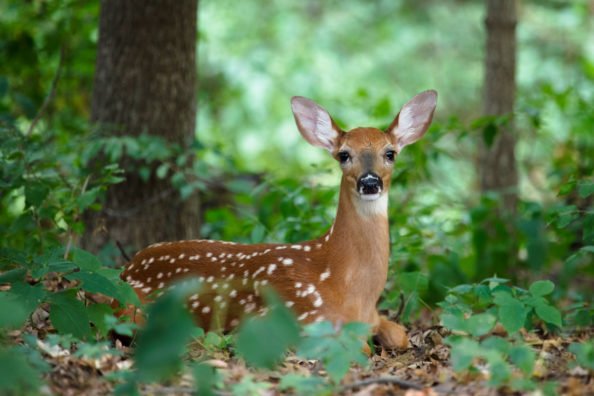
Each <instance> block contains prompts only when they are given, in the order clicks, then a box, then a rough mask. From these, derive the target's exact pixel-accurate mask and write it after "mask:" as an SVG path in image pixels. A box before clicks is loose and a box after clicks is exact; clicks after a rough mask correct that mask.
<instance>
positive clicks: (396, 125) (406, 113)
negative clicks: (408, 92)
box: [387, 90, 437, 151]
mask: <svg viewBox="0 0 594 396" xmlns="http://www.w3.org/2000/svg"><path fill="white" fill-rule="evenodd" d="M436 105H437V92H435V91H433V90H430V91H425V92H421V93H420V94H418V95H417V96H415V97H414V98H412V99H411V100H410V101H409V102H408V103H407V104H405V105H404V106H403V107H402V110H400V113H398V115H397V116H396V118H395V119H394V121H393V122H392V124H391V125H390V127H389V128H388V130H387V132H388V133H390V134H392V136H394V138H395V139H396V146H397V149H398V151H400V150H402V148H403V147H404V146H408V145H409V144H412V143H414V142H416V141H417V140H419V139H420V138H422V137H423V135H424V134H425V132H427V129H428V128H429V125H430V124H431V120H432V119H433V112H434V111H435V106H436Z"/></svg>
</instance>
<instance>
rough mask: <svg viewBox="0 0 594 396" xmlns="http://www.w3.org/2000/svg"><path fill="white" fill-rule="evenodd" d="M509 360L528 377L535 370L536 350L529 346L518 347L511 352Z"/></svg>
mask: <svg viewBox="0 0 594 396" xmlns="http://www.w3.org/2000/svg"><path fill="white" fill-rule="evenodd" d="M509 359H510V360H511V362H512V363H513V364H514V365H516V367H518V368H519V369H520V370H522V371H523V372H524V374H525V375H526V376H531V375H532V370H533V369H534V362H535V360H536V358H535V352H534V349H532V348H530V347H529V346H528V345H517V346H514V347H513V348H512V349H511V350H510V351H509Z"/></svg>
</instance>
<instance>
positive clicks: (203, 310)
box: [202, 307, 210, 314]
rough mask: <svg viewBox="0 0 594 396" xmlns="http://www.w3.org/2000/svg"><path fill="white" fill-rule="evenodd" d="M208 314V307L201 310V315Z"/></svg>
mask: <svg viewBox="0 0 594 396" xmlns="http://www.w3.org/2000/svg"><path fill="white" fill-rule="evenodd" d="M209 312H210V307H204V308H202V313H203V314H207V313H209Z"/></svg>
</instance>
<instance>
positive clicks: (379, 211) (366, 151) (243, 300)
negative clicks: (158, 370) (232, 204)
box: [122, 91, 437, 348]
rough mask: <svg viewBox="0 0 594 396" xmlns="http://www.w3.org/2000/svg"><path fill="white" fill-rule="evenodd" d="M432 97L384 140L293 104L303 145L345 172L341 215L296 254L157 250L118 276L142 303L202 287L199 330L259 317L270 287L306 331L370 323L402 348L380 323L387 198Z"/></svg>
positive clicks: (274, 249)
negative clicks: (310, 326)
mask: <svg viewBox="0 0 594 396" xmlns="http://www.w3.org/2000/svg"><path fill="white" fill-rule="evenodd" d="M436 101H437V93H436V92H435V91H426V92H423V93H420V94H418V95H417V96H415V97H414V98H412V99H411V100H410V101H409V102H408V103H407V104H405V105H404V107H403V108H402V110H401V111H400V113H399V114H398V115H397V116H396V118H395V119H394V121H393V122H392V124H391V125H390V126H389V127H388V129H387V131H386V132H383V131H381V130H379V129H375V128H355V129H353V130H351V131H349V132H343V131H341V130H340V129H339V128H338V127H337V126H336V124H335V123H334V121H333V120H332V118H331V117H330V115H329V114H328V113H327V112H326V111H325V110H324V109H323V108H321V107H320V106H318V105H317V104H315V103H314V102H312V101H311V100H309V99H306V98H303V97H294V98H293V99H292V101H291V105H292V108H293V114H294V116H295V120H296V122H297V126H298V128H299V131H300V132H301V135H303V137H304V138H305V140H307V141H308V142H309V143H310V144H312V145H314V146H317V147H321V148H324V149H326V150H328V151H329V152H330V153H331V154H332V156H333V157H334V158H336V160H337V161H338V162H339V164H340V167H341V169H342V180H341V183H340V197H339V202H338V211H337V213H336V219H335V221H334V224H333V225H332V226H331V227H330V229H329V230H328V232H327V233H326V234H324V235H322V236H321V237H319V238H317V239H313V240H311V241H307V242H302V243H293V244H255V245H244V244H235V243H232V242H219V241H212V240H191V241H179V242H164V243H157V244H154V245H151V246H149V247H147V248H146V249H144V250H141V251H140V252H138V253H137V254H136V255H135V256H134V258H133V259H132V260H131V261H130V263H129V264H128V266H127V268H126V269H125V270H124V272H123V273H122V279H125V280H126V281H127V282H128V283H130V285H132V286H133V287H134V289H135V290H136V293H137V294H138V296H139V297H140V299H141V300H142V301H147V300H150V298H151V296H153V295H159V294H161V293H162V292H163V291H164V290H165V289H166V288H167V287H171V286H172V284H173V283H174V282H177V281H180V280H181V279H183V278H188V277H194V278H198V279H199V280H201V281H202V288H201V290H200V292H199V293H197V294H194V295H191V296H190V297H189V299H188V308H189V309H190V311H191V312H192V313H193V314H194V315H195V316H196V318H197V321H198V323H199V324H200V325H201V326H202V327H204V328H213V327H219V328H222V329H225V330H228V329H230V328H232V327H235V326H237V324H238V323H239V319H240V318H242V317H243V316H244V315H246V314H251V313H258V312H262V310H263V309H264V308H263V307H262V299H261V291H262V288H263V287H267V286H268V287H272V288H274V290H275V291H276V292H277V293H278V294H279V295H280V296H281V297H282V298H283V300H284V301H285V302H286V305H287V306H288V307H290V308H291V309H293V310H294V312H295V314H296V315H297V318H298V319H299V320H300V321H301V322H303V323H308V322H312V321H319V320H330V321H332V322H335V323H345V322H350V321H359V322H366V323H369V324H370V325H371V326H372V329H373V331H374V334H376V335H377V336H378V339H379V341H380V343H381V344H382V345H384V346H385V347H387V348H404V347H406V345H407V342H408V339H407V336H406V332H405V329H404V328H403V327H402V326H400V325H398V324H396V323H393V322H390V321H388V320H387V319H386V318H385V317H382V316H380V315H379V314H378V312H377V310H376V303H377V301H378V299H379V297H380V294H381V292H382V290H383V288H384V285H385V282H386V278H387V273H388V259H389V254H390V241H389V232H388V217H387V215H388V189H389V186H390V176H391V175H392V169H393V165H394V160H395V159H396V156H397V155H398V154H399V153H400V150H402V148H404V146H406V145H408V144H411V143H414V142H415V141H417V140H418V139H420V138H421V137H422V136H423V134H424V133H425V132H426V130H427V128H428V127H429V124H430V123H431V119H432V117H433V112H434V110H435V105H436Z"/></svg>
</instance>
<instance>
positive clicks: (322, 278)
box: [320, 268, 330, 282]
mask: <svg viewBox="0 0 594 396" xmlns="http://www.w3.org/2000/svg"><path fill="white" fill-rule="evenodd" d="M329 277H330V268H326V271H324V272H322V273H321V274H320V282H324V281H325V280H326V279H328V278H329Z"/></svg>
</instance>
